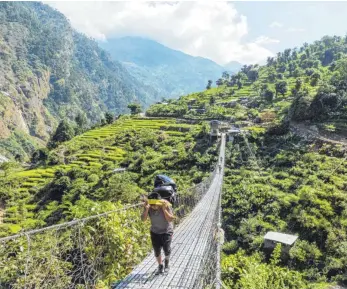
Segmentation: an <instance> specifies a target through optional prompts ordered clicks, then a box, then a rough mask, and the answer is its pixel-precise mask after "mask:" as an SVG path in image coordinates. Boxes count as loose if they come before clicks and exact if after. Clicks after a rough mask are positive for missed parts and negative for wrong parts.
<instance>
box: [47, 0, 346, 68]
mask: <svg viewBox="0 0 347 289" xmlns="http://www.w3.org/2000/svg"><path fill="white" fill-rule="evenodd" d="M46 4H49V5H50V6H52V7H54V8H56V9H57V10H59V11H60V12H62V13H63V14H64V15H65V16H66V17H67V18H68V19H69V20H70V22H71V25H72V26H73V27H74V28H75V29H76V30H78V31H80V32H82V33H84V34H86V35H87V36H89V37H92V38H94V39H96V40H97V41H107V39H110V38H113V37H122V36H141V37H145V38H149V39H152V40H155V41H158V42H159V43H161V44H163V45H166V46H168V47H170V48H172V49H176V50H180V51H183V52H185V53H187V54H190V55H193V56H201V57H205V58H209V59H211V60H213V61H215V62H217V63H218V64H220V65H225V64H227V63H228V62H230V61H238V62H240V63H242V64H251V63H260V64H262V63H264V62H265V60H266V58H267V57H268V56H274V55H275V54H276V52H279V51H283V50H284V49H286V48H293V47H295V46H297V47H299V46H300V45H302V44H303V43H304V42H308V43H310V42H313V41H315V40H318V39H320V38H321V37H322V36H324V35H340V36H344V35H345V34H347V17H346V11H347V2H334V1H329V2H312V1H309V2H285V1H279V2H265V1H264V2H263V1H257V2H246V1H239V2H222V1H212V0H210V1H208V2H207V1H204V2H198V1H195V2H192V1H189V2H188V1H176V2H169V1H167V2H144V1H124V2H107V1H96V2H90V1H88V2H83V1H82V2H81V1H79V2H73V1H65V2H46Z"/></svg>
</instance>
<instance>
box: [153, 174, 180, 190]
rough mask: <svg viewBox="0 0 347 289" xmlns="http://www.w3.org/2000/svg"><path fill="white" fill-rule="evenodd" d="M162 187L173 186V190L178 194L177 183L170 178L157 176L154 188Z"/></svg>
mask: <svg viewBox="0 0 347 289" xmlns="http://www.w3.org/2000/svg"><path fill="white" fill-rule="evenodd" d="M161 186H171V187H172V189H173V190H174V191H175V192H176V191H177V186H176V183H175V182H174V181H173V179H171V178H170V177H168V176H167V175H156V176H155V178H154V188H157V187H161Z"/></svg>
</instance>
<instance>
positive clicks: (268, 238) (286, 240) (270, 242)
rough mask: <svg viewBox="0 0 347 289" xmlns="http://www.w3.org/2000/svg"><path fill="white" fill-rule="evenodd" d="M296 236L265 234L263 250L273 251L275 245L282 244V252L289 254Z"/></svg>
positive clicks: (276, 233) (275, 233)
mask: <svg viewBox="0 0 347 289" xmlns="http://www.w3.org/2000/svg"><path fill="white" fill-rule="evenodd" d="M297 238H298V236H294V235H288V234H283V233H278V232H267V233H266V235H265V236H264V248H265V249H273V248H275V247H276V244H277V243H281V244H282V250H283V252H285V253H289V250H290V248H291V246H292V245H293V244H294V243H295V241H296V239H297Z"/></svg>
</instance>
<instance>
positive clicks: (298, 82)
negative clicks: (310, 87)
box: [295, 78, 302, 91]
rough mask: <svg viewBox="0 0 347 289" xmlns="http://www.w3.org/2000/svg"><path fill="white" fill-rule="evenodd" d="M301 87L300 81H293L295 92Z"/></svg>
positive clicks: (298, 79)
mask: <svg viewBox="0 0 347 289" xmlns="http://www.w3.org/2000/svg"><path fill="white" fill-rule="evenodd" d="M301 86H302V79H300V78H297V79H296V81H295V89H296V90H297V91H299V90H300V88H301Z"/></svg>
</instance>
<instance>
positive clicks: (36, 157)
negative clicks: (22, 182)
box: [30, 148, 48, 164]
mask: <svg viewBox="0 0 347 289" xmlns="http://www.w3.org/2000/svg"><path fill="white" fill-rule="evenodd" d="M47 158H48V150H47V149H46V148H42V149H38V150H36V151H34V152H33V154H32V155H31V159H30V161H31V162H32V163H33V164H38V163H40V162H45V161H46V160H47Z"/></svg>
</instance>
